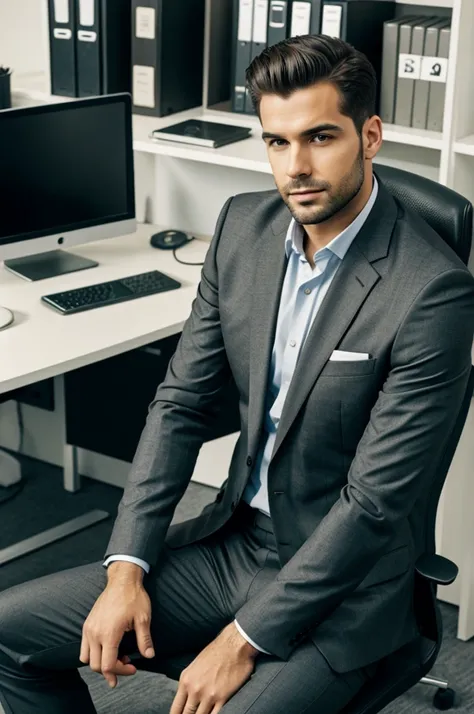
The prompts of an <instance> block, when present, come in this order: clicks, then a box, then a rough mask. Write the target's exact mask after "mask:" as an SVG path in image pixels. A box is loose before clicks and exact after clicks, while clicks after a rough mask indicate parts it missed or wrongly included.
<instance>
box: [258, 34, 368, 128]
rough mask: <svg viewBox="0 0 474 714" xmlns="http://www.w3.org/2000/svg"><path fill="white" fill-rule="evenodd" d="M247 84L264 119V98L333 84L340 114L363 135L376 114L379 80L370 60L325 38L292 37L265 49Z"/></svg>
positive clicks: (342, 44) (340, 43)
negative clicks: (366, 125) (364, 129)
mask: <svg viewBox="0 0 474 714" xmlns="http://www.w3.org/2000/svg"><path fill="white" fill-rule="evenodd" d="M246 79H247V86H248V88H249V91H250V96H251V99H252V102H253V105H254V108H255V110H256V112H257V114H258V115H260V101H261V98H262V95H264V94H278V95H280V96H282V97H285V98H286V97H289V96H290V95H291V94H292V92H294V91H295V90H297V89H305V88H306V87H309V86H311V85H313V84H316V83H317V82H322V81H326V82H331V83H332V84H334V85H335V86H336V87H337V89H338V90H339V92H340V94H341V105H340V111H341V114H344V115H345V116H348V117H350V118H351V119H352V120H353V122H354V124H355V127H356V129H357V131H358V132H359V134H361V133H362V127H363V125H364V122H365V121H366V119H368V118H369V117H371V116H373V114H375V102H376V94H377V77H376V74H375V70H374V67H373V66H372V64H371V63H370V62H369V60H368V59H367V57H366V56H365V55H364V54H363V53H362V52H359V50H356V49H355V48H354V47H352V45H349V44H348V43H347V42H343V40H339V39H336V38H334V37H328V36H326V35H300V36H298V37H290V38H289V39H287V40H283V41H282V42H278V44H276V45H273V46H272V47H267V48H266V49H264V50H263V52H261V54H259V55H258V56H257V57H256V58H255V59H254V60H253V62H252V64H251V65H250V66H249V67H248V68H247V72H246Z"/></svg>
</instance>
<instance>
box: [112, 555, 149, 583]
mask: <svg viewBox="0 0 474 714" xmlns="http://www.w3.org/2000/svg"><path fill="white" fill-rule="evenodd" d="M144 575H145V571H144V570H143V568H141V567H140V566H139V565H136V564H135V563H129V562H127V561H125V560H114V561H113V562H112V563H110V564H109V565H108V566H107V581H108V582H109V583H112V582H113V583H119V582H124V583H125V582H132V583H142V582H143V577H144Z"/></svg>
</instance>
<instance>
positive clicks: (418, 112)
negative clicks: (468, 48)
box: [412, 18, 450, 129]
mask: <svg viewBox="0 0 474 714" xmlns="http://www.w3.org/2000/svg"><path fill="white" fill-rule="evenodd" d="M449 23H450V21H449V20H448V19H447V18H442V19H441V18H438V20H437V22H436V23H434V24H433V25H431V26H430V27H427V28H426V32H425V41H424V45H423V52H422V55H423V58H422V65H421V71H422V69H423V64H424V63H425V62H426V59H428V58H430V57H437V54H438V41H439V31H440V29H441V28H444V27H448V26H449ZM430 88H431V82H430V80H429V79H428V78H424V77H422V76H421V75H420V79H417V80H415V96H414V99H413V116H412V126H413V127H414V128H415V129H426V127H427V122H428V100H429V94H430Z"/></svg>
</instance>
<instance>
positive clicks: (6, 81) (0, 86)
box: [0, 67, 12, 110]
mask: <svg viewBox="0 0 474 714" xmlns="http://www.w3.org/2000/svg"><path fill="white" fill-rule="evenodd" d="M11 74H12V73H11V70H10V69H8V68H7V67H0V110H1V109H9V108H10V107H11V105H12V98H11V88H10V77H11Z"/></svg>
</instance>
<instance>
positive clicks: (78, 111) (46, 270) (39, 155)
mask: <svg viewBox="0 0 474 714" xmlns="http://www.w3.org/2000/svg"><path fill="white" fill-rule="evenodd" d="M135 230H136V219H135V189H134V173H133V144H132V114H131V97H130V95H129V94H115V95H106V96H101V97H93V98H88V99H77V100H72V101H65V102H61V103H58V104H46V105H41V106H34V107H25V108H19V109H8V110H5V111H0V260H3V261H4V264H5V267H6V268H7V269H9V270H11V271H13V272H15V273H16V274H18V275H20V276H21V277H24V278H26V279H28V280H38V279H41V278H46V277H52V276H54V275H58V274H62V273H67V272H72V271H75V270H79V269H83V268H88V267H93V266H95V265H97V263H96V262H95V261H90V260H88V259H85V258H82V257H80V256H77V255H74V254H73V253H70V252H69V251H64V250H58V249H57V248H58V246H62V247H63V248H69V247H71V246H74V245H79V244H82V243H86V242H89V241H96V240H100V239H102V238H110V237H114V236H118V235H124V234H127V233H133V232H134V231H135ZM43 251H45V252H43Z"/></svg>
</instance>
